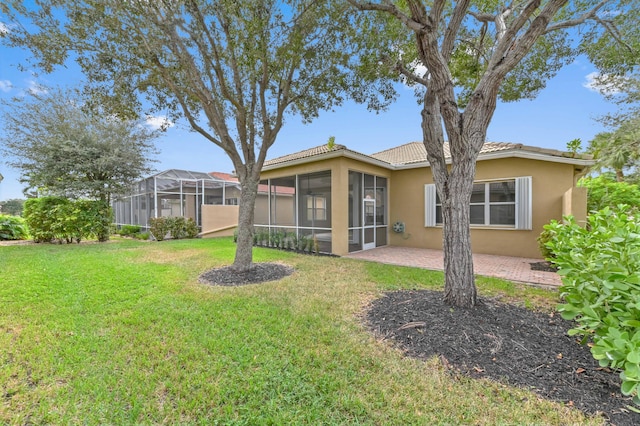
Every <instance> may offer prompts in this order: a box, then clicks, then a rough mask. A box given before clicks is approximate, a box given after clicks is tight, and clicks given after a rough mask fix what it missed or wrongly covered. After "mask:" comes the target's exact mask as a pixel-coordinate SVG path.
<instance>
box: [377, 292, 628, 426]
mask: <svg viewBox="0 0 640 426" xmlns="http://www.w3.org/2000/svg"><path fill="white" fill-rule="evenodd" d="M366 322H367V325H368V327H369V328H370V329H371V330H372V331H373V332H374V333H376V335H378V336H380V337H382V338H383V339H388V340H390V341H392V342H393V343H394V344H395V345H396V346H397V347H399V348H400V349H402V350H403V351H405V353H406V354H407V355H408V356H411V357H415V358H420V359H428V358H431V357H433V356H439V357H440V359H441V360H442V362H443V363H444V364H445V365H446V366H448V367H450V368H452V369H454V370H455V371H459V372H461V373H463V374H466V375H469V376H471V377H485V378H490V379H494V380H497V381H501V382H503V383H504V382H506V383H508V384H510V385H515V386H521V387H525V388H529V389H531V390H532V391H534V392H536V393H538V394H539V395H541V396H543V397H546V398H549V399H552V400H556V401H559V402H562V403H565V404H568V405H571V406H574V407H577V408H579V409H581V410H583V411H584V412H587V413H596V412H600V413H602V414H603V415H604V417H605V418H607V419H608V421H609V422H610V423H611V424H614V425H619V426H620V425H637V424H640V414H637V413H634V412H632V411H630V410H628V409H627V407H628V406H630V405H631V406H633V403H632V401H631V399H630V398H627V397H624V396H623V395H622V394H621V393H620V379H619V377H618V374H617V373H616V372H613V371H611V370H608V369H603V368H600V367H599V365H598V363H597V362H596V361H595V360H594V359H593V357H592V356H591V352H590V351H589V348H588V347H586V346H582V345H580V344H579V343H578V342H577V341H576V339H575V338H574V337H569V336H568V335H567V333H566V332H567V330H568V329H569V328H571V323H570V322H568V321H565V320H563V319H562V318H561V317H560V316H559V315H557V314H556V315H553V314H548V313H541V312H534V311H531V310H528V309H525V308H523V307H519V306H515V305H510V304H504V303H500V302H497V301H495V300H487V299H484V300H481V302H480V304H479V305H478V306H476V307H475V308H473V309H462V308H451V307H450V306H449V305H446V304H445V303H444V301H443V293H441V292H437V291H427V290H416V291H397V292H391V293H387V294H386V295H385V296H383V297H382V298H380V299H377V300H375V301H374V302H373V303H372V305H371V307H370V309H369V310H368V312H367V315H366Z"/></svg>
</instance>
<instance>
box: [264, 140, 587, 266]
mask: <svg viewBox="0 0 640 426" xmlns="http://www.w3.org/2000/svg"><path fill="white" fill-rule="evenodd" d="M445 154H448V147H447V146H446V145H445ZM447 156H448V155H447ZM592 164H593V160H592V159H591V158H590V157H588V156H583V155H580V154H572V153H567V152H562V151H556V150H552V149H543V148H537V147H532V146H525V145H522V144H515V143H495V142H488V143H485V145H484V146H483V148H482V150H481V152H480V154H479V156H478V162H477V168H476V176H475V184H474V188H473V194H472V196H471V206H470V209H471V212H470V213H471V244H472V250H473V251H474V253H486V254H498V255H509V256H521V257H531V258H539V257H540V256H541V255H540V252H539V249H538V243H537V241H536V239H537V237H538V236H539V235H540V233H541V232H542V230H543V226H544V225H545V224H546V223H548V222H549V221H550V220H552V219H561V218H562V216H563V215H569V214H571V215H573V216H575V217H576V219H577V220H578V221H584V220H585V218H586V214H587V211H586V209H587V207H586V205H587V204H586V191H585V189H584V188H580V187H576V182H577V181H578V179H579V178H580V177H582V176H583V175H584V174H585V173H586V169H587V167H588V166H590V165H592ZM261 178H262V181H261V182H260V183H261V185H263V188H264V186H266V188H268V208H264V207H265V206H264V205H263V203H262V204H260V205H258V203H257V204H256V214H255V224H256V226H259V227H268V228H277V229H282V230H286V231H295V232H296V233H297V234H298V235H315V237H316V239H317V240H318V242H319V245H320V250H321V251H325V252H330V253H334V254H338V255H344V254H347V253H350V252H354V251H359V250H367V249H370V248H374V247H380V246H385V245H393V246H406V247H422V248H431V249H441V248H442V216H441V210H440V209H441V206H440V200H439V197H438V194H437V191H436V189H435V185H434V182H433V177H432V174H431V170H430V167H429V163H428V161H427V156H426V150H425V148H424V145H423V144H422V143H421V142H413V143H408V144H405V145H401V146H398V147H395V148H391V149H388V150H385V151H381V152H378V153H375V154H371V155H365V154H362V153H359V152H356V151H353V150H350V149H348V148H347V147H346V146H344V145H335V146H333V147H331V148H330V147H329V146H327V145H323V146H319V147H315V148H311V149H307V150H304V151H300V152H296V153H293V154H289V155H285V156H282V157H278V158H274V159H271V160H268V161H266V162H265V164H264V167H263V170H262V175H261ZM285 191H286V194H287V196H288V198H287V199H286V200H285V199H284V198H283V196H282V195H283V194H284V193H285Z"/></svg>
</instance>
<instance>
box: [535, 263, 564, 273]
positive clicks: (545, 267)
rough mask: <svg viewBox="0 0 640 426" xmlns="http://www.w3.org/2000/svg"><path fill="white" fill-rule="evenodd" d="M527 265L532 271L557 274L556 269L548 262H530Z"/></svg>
mask: <svg viewBox="0 0 640 426" xmlns="http://www.w3.org/2000/svg"><path fill="white" fill-rule="evenodd" d="M529 265H531V270H532V271H545V272H558V268H556V267H555V266H553V265H552V264H551V263H550V262H531V263H529Z"/></svg>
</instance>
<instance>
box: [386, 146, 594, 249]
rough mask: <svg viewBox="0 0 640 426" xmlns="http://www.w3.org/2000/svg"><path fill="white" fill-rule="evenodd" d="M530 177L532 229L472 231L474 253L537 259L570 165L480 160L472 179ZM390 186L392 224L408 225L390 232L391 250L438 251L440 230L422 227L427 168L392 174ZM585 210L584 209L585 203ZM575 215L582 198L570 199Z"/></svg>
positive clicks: (557, 213)
mask: <svg viewBox="0 0 640 426" xmlns="http://www.w3.org/2000/svg"><path fill="white" fill-rule="evenodd" d="M521 176H532V213H533V218H532V228H533V229H532V230H530V231H526V230H515V229H497V228H488V227H483V228H480V227H472V230H471V246H472V250H473V252H474V253H485V254H498V255H506V256H520V257H531V258H540V257H541V255H540V252H539V250H538V243H537V241H536V238H537V237H538V235H540V233H541V232H542V229H543V228H542V227H543V226H544V225H545V224H546V223H548V222H549V221H550V220H551V219H561V218H562V213H563V196H564V195H565V192H566V191H567V190H569V189H570V188H572V186H573V182H574V166H573V165H570V164H563V163H552V162H547V161H539V160H529V159H521V158H508V159H498V160H486V161H479V162H478V163H477V170H476V178H475V180H478V181H482V180H491V179H503V178H504V179H507V178H516V177H521ZM391 182H392V183H391V187H390V191H389V194H390V198H391V202H390V218H389V219H390V222H391V223H393V222H395V221H402V222H404V223H405V225H406V231H405V234H404V235H403V236H401V235H398V234H394V233H391V234H390V240H389V243H390V244H391V245H395V246H408V247H424V248H433V249H441V248H442V229H441V227H436V228H425V226H424V202H425V200H424V185H425V184H428V183H433V177H432V175H431V171H430V170H429V169H427V168H420V169H410V170H399V171H394V172H393V173H392V180H391ZM584 201H585V207H584V208H585V210H586V199H585V200H584ZM573 202H574V203H575V204H574V208H575V209H577V210H579V209H580V207H579V206H577V205H576V204H577V203H580V202H581V201H580V199H577V198H576V199H574V200H573Z"/></svg>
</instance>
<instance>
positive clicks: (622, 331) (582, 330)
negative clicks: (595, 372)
mask: <svg viewBox="0 0 640 426" xmlns="http://www.w3.org/2000/svg"><path fill="white" fill-rule="evenodd" d="M630 212H631V209H630V207H629V206H624V205H621V206H618V208H617V209H615V210H613V209H610V208H609V207H605V208H604V209H602V210H600V211H598V212H594V213H592V214H591V215H590V216H589V218H588V223H587V227H586V228H583V227H581V226H579V225H578V224H577V223H576V221H575V220H574V219H573V218H571V217H567V218H565V221H564V223H562V222H558V221H552V222H551V223H550V224H549V225H546V226H545V229H546V231H548V235H549V236H550V239H549V241H548V242H547V243H546V246H547V248H548V249H549V250H550V251H551V252H552V254H553V256H551V257H549V260H550V261H551V262H553V263H554V264H555V265H556V266H557V267H558V269H559V272H558V273H559V274H560V275H561V276H562V286H561V287H560V291H561V296H562V298H563V299H564V303H563V304H561V305H559V306H558V310H559V311H560V313H561V315H562V317H563V318H565V319H568V320H575V321H576V326H575V327H574V328H572V329H571V330H569V334H570V335H579V336H582V338H583V343H587V342H591V343H592V346H591V353H592V355H593V357H594V358H595V359H597V360H598V361H599V363H600V365H601V366H602V367H611V368H614V369H617V370H619V371H620V378H621V380H622V386H621V389H622V393H623V394H625V395H633V396H634V401H635V402H636V404H640V398H639V396H638V391H639V390H640V217H638V216H637V215H635V214H629V213H630Z"/></svg>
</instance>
